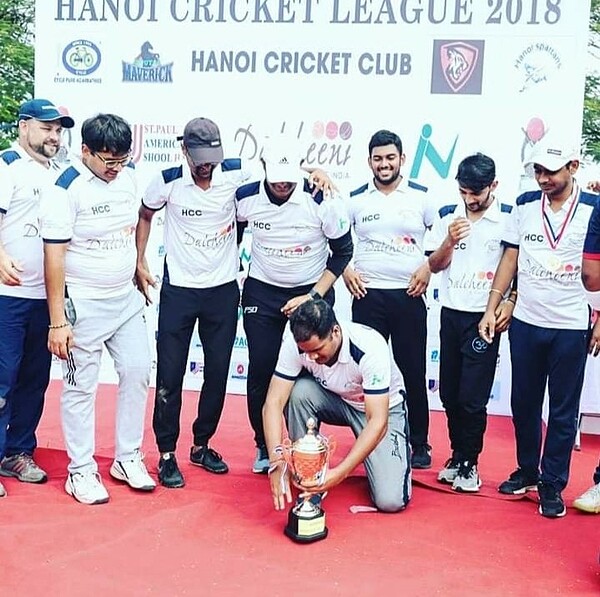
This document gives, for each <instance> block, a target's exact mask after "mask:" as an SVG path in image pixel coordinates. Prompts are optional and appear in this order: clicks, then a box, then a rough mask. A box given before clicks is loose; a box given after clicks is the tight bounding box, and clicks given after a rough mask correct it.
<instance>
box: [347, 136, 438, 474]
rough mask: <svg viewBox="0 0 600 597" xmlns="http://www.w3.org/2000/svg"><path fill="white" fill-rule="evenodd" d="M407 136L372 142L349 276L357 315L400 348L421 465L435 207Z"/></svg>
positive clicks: (355, 204) (358, 197) (427, 463)
mask: <svg viewBox="0 0 600 597" xmlns="http://www.w3.org/2000/svg"><path fill="white" fill-rule="evenodd" d="M404 160H405V156H404V154H403V153H402V141H401V140H400V137H398V135H396V134H395V133H392V132H390V131H386V130H381V131H378V132H376V133H375V134H374V135H373V137H371V140H370V142H369V160H368V161H369V167H370V168H371V170H372V172H373V180H372V181H371V182H369V183H368V184H366V185H364V186H362V187H360V188H359V189H357V190H355V191H353V192H352V193H350V201H349V202H348V206H349V207H348V212H349V214H350V221H351V224H352V225H353V226H354V232H355V233H356V251H355V255H354V265H353V267H347V268H346V270H345V271H344V282H345V284H346V287H347V288H348V290H349V291H350V293H351V294H352V296H353V301H352V319H353V321H356V322H358V323H363V324H365V325H368V326H369V327H372V328H374V329H376V330H377V331H378V332H379V333H380V334H381V335H382V336H383V337H384V338H385V339H386V340H388V339H389V338H390V337H391V342H392V351H393V354H394V359H395V361H396V364H397V365H398V367H399V368H400V371H401V372H402V375H403V377H404V383H405V384H406V404H407V409H408V422H409V428H410V444H411V446H412V459H411V460H412V466H413V468H420V469H423V468H430V467H431V446H430V445H429V443H428V435H429V405H428V403H427V388H426V385H425V383H426V382H425V350H426V342H427V307H426V305H425V301H424V299H423V294H424V293H425V291H426V290H427V285H428V284H429V278H430V276H431V272H430V271H429V266H428V264H427V261H426V259H425V253H424V250H423V237H424V235H425V231H426V230H427V228H429V227H430V226H431V224H432V223H433V218H434V216H435V209H434V206H433V203H432V202H431V201H429V200H428V198H427V196H426V195H425V194H424V192H423V191H425V190H426V189H425V188H423V187H420V186H419V185H416V184H414V183H411V182H408V181H407V180H406V179H405V178H404V177H403V176H402V175H401V173H400V169H401V167H402V165H403V164H404Z"/></svg>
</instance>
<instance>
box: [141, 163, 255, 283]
mask: <svg viewBox="0 0 600 597" xmlns="http://www.w3.org/2000/svg"><path fill="white" fill-rule="evenodd" d="M249 177H250V173H249V171H248V170H246V169H245V168H242V162H241V160H239V159H231V160H224V161H223V162H222V163H221V164H220V166H217V168H215V169H214V171H213V175H212V180H211V185H210V187H209V188H208V189H207V190H203V189H201V188H200V187H198V186H197V185H196V184H195V183H194V179H193V178H192V175H191V173H190V170H189V168H188V167H187V166H177V167H175V168H169V169H168V170H163V171H162V172H161V173H160V174H159V175H158V176H156V178H154V179H153V180H152V182H151V183H150V185H149V186H148V189H147V190H146V193H145V195H144V198H143V199H142V203H143V205H144V206H146V207H147V208H149V209H152V210H158V209H162V208H163V207H165V212H166V213H165V231H164V243H165V248H166V257H165V259H166V263H167V268H168V271H169V283H170V284H172V285H173V286H183V287H185V288H211V287H214V286H220V285H221V284H225V283H227V282H231V281H233V280H235V279H236V276H237V272H238V269H239V254H238V248H237V239H236V216H235V191H236V189H237V188H238V187H239V186H240V185H242V184H243V183H244V182H245V181H246V180H248V178H249Z"/></svg>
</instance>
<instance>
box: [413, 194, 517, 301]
mask: <svg viewBox="0 0 600 597" xmlns="http://www.w3.org/2000/svg"><path fill="white" fill-rule="evenodd" d="M512 209H513V208H512V206H510V205H507V204H505V203H499V202H498V199H494V201H493V203H491V205H490V206H489V207H488V208H487V209H486V210H485V212H484V213H483V215H482V216H481V218H479V219H478V220H477V221H475V222H473V221H471V222H470V223H471V231H470V232H469V236H467V237H466V238H464V239H462V240H461V241H459V242H458V243H457V244H456V245H455V246H454V251H453V252H452V261H451V262H450V265H449V266H448V267H447V268H446V269H444V270H442V271H441V272H440V276H441V277H440V303H441V304H442V306H444V307H448V308H449V309H456V310H458V311H468V312H470V313H479V312H481V313H483V312H484V311H485V308H486V306H487V301H488V298H489V293H490V288H491V287H492V281H493V279H494V274H495V273H496V268H497V267H498V263H499V262H500V258H501V257H502V252H503V251H504V249H503V247H502V244H501V242H502V239H503V238H504V231H505V228H506V225H507V221H508V217H509V214H510V213H511V211H512ZM458 217H463V218H466V217H467V208H466V206H465V204H464V201H461V202H460V203H458V204H453V205H446V206H444V207H442V208H441V209H440V210H439V211H438V215H437V216H436V219H435V221H434V223H433V227H432V229H431V231H430V232H428V233H427V234H426V235H425V250H426V251H427V252H433V251H435V250H436V249H437V248H438V247H439V246H440V245H441V244H442V242H443V241H444V239H445V238H446V237H447V236H448V226H449V225H450V223H451V222H453V221H454V220H455V219H456V218H458Z"/></svg>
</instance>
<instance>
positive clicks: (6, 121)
mask: <svg viewBox="0 0 600 597" xmlns="http://www.w3.org/2000/svg"><path fill="white" fill-rule="evenodd" d="M34 10H35V7H34V0H0V56H1V57H2V59H1V60H0V149H2V148H4V147H6V146H7V145H8V144H9V143H10V141H11V140H12V139H14V138H15V137H16V134H17V131H16V127H15V123H16V121H17V115H18V111H19V105H20V104H21V103H22V102H23V101H24V100H27V99H29V98H31V97H32V96H33V62H34V50H33V19H34Z"/></svg>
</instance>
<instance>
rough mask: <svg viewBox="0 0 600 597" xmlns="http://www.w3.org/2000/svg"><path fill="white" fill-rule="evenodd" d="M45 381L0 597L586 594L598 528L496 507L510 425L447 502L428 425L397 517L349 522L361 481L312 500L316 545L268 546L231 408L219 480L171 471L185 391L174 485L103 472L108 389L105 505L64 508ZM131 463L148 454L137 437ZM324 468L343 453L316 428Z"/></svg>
mask: <svg viewBox="0 0 600 597" xmlns="http://www.w3.org/2000/svg"><path fill="white" fill-rule="evenodd" d="M59 391H60V387H59V384H56V383H54V384H53V385H52V387H51V389H50V391H49V395H48V400H47V405H46V412H45V414H44V419H43V422H42V425H41V428H40V431H39V441H40V449H39V450H38V453H37V458H38V460H39V462H40V463H41V464H42V465H43V466H44V467H45V468H46V469H47V470H48V472H49V473H50V477H51V478H50V481H49V482H48V483H47V484H46V485H42V486H32V485H27V484H25V483H19V482H18V481H16V480H13V479H3V483H4V485H5V487H6V488H7V490H8V492H9V497H8V498H6V499H3V500H1V501H0V519H1V521H2V527H3V528H2V539H1V541H0V595H2V596H4V595H7V596H13V595H18V596H21V595H23V596H28V597H29V596H37V595H45V596H48V595H50V596H54V595H60V596H61V597H62V596H65V597H70V596H76V595H77V596H80V595H94V596H95V595H111V596H112V597H116V596H121V595H122V596H138V595H139V596H142V595H144V596H147V595H156V596H179V595H219V596H220V595H232V596H233V595H236V596H238V597H239V596H240V595H251V596H253V595H261V596H264V595H271V596H277V595H289V596H295V595H308V594H311V593H313V594H317V593H325V594H326V595H331V594H333V595H394V596H402V595H426V596H428V595H450V596H454V595H456V596H463V595H480V594H483V593H485V594H486V595H487V596H495V595H503V596H504V595H528V596H543V595H598V594H599V593H600V576H599V570H600V566H599V565H598V553H599V551H600V540H599V534H598V527H599V525H600V515H599V516H597V517H596V516H593V515H584V514H581V513H579V512H577V511H575V510H573V509H572V508H569V513H568V515H567V516H566V517H565V518H563V519H559V520H547V519H544V518H542V517H541V516H539V515H538V514H537V513H536V509H537V505H536V504H535V503H534V502H533V501H532V500H531V499H529V498H526V499H514V498H509V499H503V498H502V497H501V496H500V495H499V494H498V493H497V491H496V486H497V484H498V483H499V482H500V481H502V480H503V479H504V478H505V476H506V475H507V474H508V473H509V472H510V471H512V469H513V468H514V449H513V439H512V437H513V436H512V424H511V422H510V420H509V419H506V418H501V417H493V418H491V420H490V424H489V430H488V434H487V437H486V450H485V452H484V455H483V457H482V460H481V466H480V469H481V475H482V478H483V480H484V487H483V488H482V492H481V494H479V495H477V496H470V495H466V496H465V495H456V494H454V493H453V492H450V491H448V490H447V489H445V488H444V487H443V486H440V485H439V484H438V483H436V481H435V471H436V470H437V469H438V468H439V467H441V465H442V464H443V462H444V460H445V459H446V457H447V440H446V438H445V421H444V418H443V415H442V414H441V413H432V433H431V436H432V443H433V446H434V468H433V469H432V470H431V471H416V472H415V476H414V478H415V483H414V493H413V500H412V502H411V504H410V506H409V508H408V509H407V510H406V511H405V512H403V513H401V514H388V515H385V514H377V513H361V514H352V513H351V512H350V509H349V508H350V506H352V505H357V504H362V505H366V504H368V503H369V500H368V495H367V488H366V481H365V478H364V472H363V471H362V469H357V471H356V472H355V476H353V477H351V478H350V479H348V480H347V481H346V482H345V483H344V484H343V485H342V486H340V487H338V488H336V489H335V490H334V491H332V492H331V493H330V495H329V496H328V497H327V499H326V500H325V507H326V511H327V517H328V526H329V530H330V535H329V537H328V538H327V539H326V540H325V541H322V542H320V543H315V544H313V545H296V544H293V543H291V542H290V541H289V540H288V539H287V538H286V537H284V535H283V534H282V529H283V525H284V522H285V516H286V515H285V514H284V513H277V512H275V511H274V510H272V506H271V499H270V495H269V492H268V488H267V481H266V478H265V477H262V476H258V475H253V474H251V473H250V471H249V468H250V465H251V462H252V457H253V453H254V452H253V444H252V441H251V433H250V430H249V426H248V423H247V420H246V412H245V399H244V398H242V397H239V396H230V397H229V398H228V402H227V406H226V411H225V413H224V416H223V420H222V423H221V427H220V429H219V432H218V434H217V437H216V438H215V440H214V446H213V447H214V448H215V449H217V450H218V451H219V452H221V453H222V454H223V455H224V457H225V459H226V460H227V462H228V464H229V465H230V473H229V474H228V475H225V476H216V475H211V474H209V473H206V472H205V471H203V470H201V469H198V468H196V467H193V466H191V465H189V464H188V462H187V452H188V449H189V443H190V440H191V431H190V428H191V422H192V419H193V416H194V412H195V400H196V398H195V394H193V393H187V394H186V401H185V406H184V414H183V417H182V429H183V433H182V439H181V440H180V450H179V454H178V456H179V461H180V464H181V468H182V471H183V473H184V475H185V477H186V482H187V485H186V487H185V489H181V490H167V489H164V488H158V489H157V490H156V491H155V492H154V493H152V494H145V495H140V494H137V493H135V492H133V491H132V490H130V489H129V488H128V487H126V486H124V485H121V484H118V483H117V482H114V481H112V479H111V478H110V477H109V475H108V469H109V467H110V462H111V457H112V453H111V451H112V450H111V446H112V442H113V421H114V418H113V411H114V390H113V388H111V387H106V386H105V387H103V388H102V390H101V397H100V399H99V401H98V408H97V420H98V431H97V453H98V454H99V455H100V458H99V459H98V462H99V465H100V472H101V473H102V475H103V478H104V481H105V484H106V486H107V488H108V490H109V492H110V494H111V501H110V502H109V503H108V504H106V505H101V506H83V505H80V504H78V503H76V502H75V501H74V500H73V499H72V498H70V497H69V496H67V495H66V493H65V492H64V490H63V484H64V481H65V477H66V463H67V458H66V454H65V453H64V451H63V447H62V438H61V432H60V424H59V417H58V393H59ZM150 412H151V408H150V405H149V408H148V433H147V436H146V441H145V450H146V461H147V463H148V467H149V469H150V470H151V472H152V473H154V471H155V465H156V458H157V452H156V448H155V447H154V442H153V436H152V432H151V428H150V425H149V421H150ZM326 432H327V433H328V434H333V435H335V436H336V438H337V439H338V444H339V446H338V456H339V454H343V453H345V451H346V449H347V447H348V445H349V444H350V441H351V437H350V434H349V433H348V432H347V431H346V430H344V429H338V428H329V429H327V430H326ZM599 452H600V438H598V437H594V436H584V437H583V442H582V451H581V452H576V453H574V455H573V467H572V478H571V482H570V485H569V487H568V488H567V490H566V491H565V498H566V499H567V500H568V501H569V503H570V502H571V500H572V499H573V498H574V497H576V496H577V495H578V494H579V493H581V491H583V490H584V489H585V488H587V487H588V486H589V484H590V482H591V474H592V471H593V470H594V467H595V465H596V462H597V456H598V453H599Z"/></svg>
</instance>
